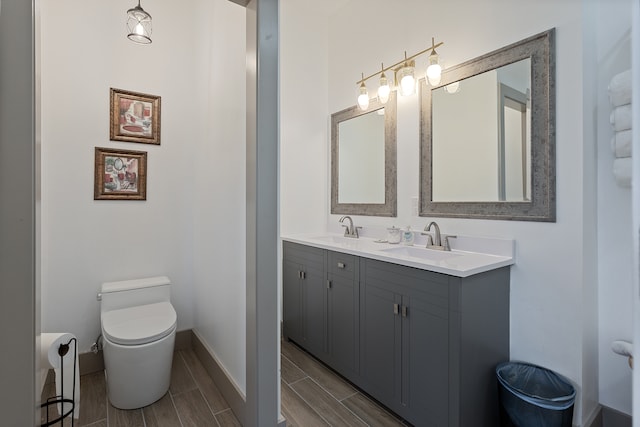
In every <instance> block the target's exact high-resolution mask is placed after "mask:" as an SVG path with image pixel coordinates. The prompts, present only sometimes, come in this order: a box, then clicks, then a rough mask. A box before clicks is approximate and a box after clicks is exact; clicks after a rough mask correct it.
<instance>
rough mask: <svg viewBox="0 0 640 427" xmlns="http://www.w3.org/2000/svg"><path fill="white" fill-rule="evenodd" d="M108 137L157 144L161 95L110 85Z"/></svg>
mask: <svg viewBox="0 0 640 427" xmlns="http://www.w3.org/2000/svg"><path fill="white" fill-rule="evenodd" d="M109 136H110V139H111V140H112V141H125V142H139V143H143V144H156V145H160V96H156V95H149V94H145V93H139V92H132V91H129V90H122V89H115V88H110V108H109Z"/></svg>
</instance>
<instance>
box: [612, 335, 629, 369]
mask: <svg viewBox="0 0 640 427" xmlns="http://www.w3.org/2000/svg"><path fill="white" fill-rule="evenodd" d="M611 350H613V352H614V353H616V354H619V355H621V356H626V357H627V358H628V361H629V367H630V368H631V369H633V344H631V343H630V342H629V341H622V340H618V341H614V342H612V343H611Z"/></svg>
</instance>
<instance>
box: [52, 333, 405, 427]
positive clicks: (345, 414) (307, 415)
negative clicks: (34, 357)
mask: <svg viewBox="0 0 640 427" xmlns="http://www.w3.org/2000/svg"><path fill="white" fill-rule="evenodd" d="M281 363H282V368H281V377H282V378H281V381H282V382H281V390H282V392H281V393H282V414H283V415H284V417H285V418H286V419H287V427H315V426H336V427H337V426H349V427H351V426H358V427H361V426H371V427H387V426H388V427H394V426H396V427H404V426H405V424H403V423H402V422H401V421H400V420H399V419H397V418H396V417H395V416H394V415H393V414H391V413H389V412H387V411H385V410H384V409H383V408H381V407H380V406H378V405H376V404H375V403H374V402H372V401H371V400H370V399H368V398H367V397H365V396H364V395H363V394H362V393H360V392H359V391H358V390H357V389H355V388H353V386H351V385H350V384H349V383H347V382H346V381H344V380H343V379H342V378H341V377H339V376H338V375H336V374H335V373H333V372H332V371H331V370H330V369H328V368H326V367H325V366H324V365H322V364H321V363H319V362H318V361H316V360H315V359H313V358H312V357H310V356H309V355H308V354H307V353H305V352H304V351H302V350H301V349H299V348H298V347H297V346H296V345H295V344H293V343H289V342H282V359H281ZM54 394H55V388H54V385H53V383H50V384H47V385H46V386H45V388H44V390H43V401H44V398H46V397H47V396H53V395H54ZM50 408H52V409H50V411H53V412H51V413H50V417H51V419H53V418H54V417H55V416H57V415H56V413H55V412H56V410H55V405H53V406H51V407H50ZM45 416H46V415H45V413H44V412H43V422H44V421H45ZM57 425H59V423H58V424H56V426H57ZM70 425H71V422H70V420H69V419H65V423H64V426H70ZM75 426H78V427H84V426H87V427H228V426H230V427H235V426H240V423H239V422H238V420H237V419H236V417H235V416H234V414H233V412H232V411H231V409H230V408H229V405H228V403H227V402H226V401H225V399H224V398H223V397H222V395H221V394H220V391H219V390H218V388H217V387H216V385H215V384H214V383H213V381H212V380H211V377H210V376H209V375H208V374H207V372H206V370H205V368H204V367H203V366H202V364H201V363H200V361H199V360H198V358H197V356H196V355H195V353H194V352H193V351H192V350H179V351H176V352H175V353H174V358H173V367H172V372H171V386H170V388H169V392H168V393H167V394H166V395H165V396H164V397H163V398H162V399H160V400H159V401H157V402H155V403H154V404H152V405H150V406H147V407H145V408H142V409H136V410H131V411H123V410H120V409H116V408H114V407H113V406H111V405H110V404H109V402H108V400H107V392H106V384H105V379H104V374H103V373H102V372H96V373H92V374H87V375H83V376H82V377H81V378H80V418H79V419H78V420H76V422H75Z"/></svg>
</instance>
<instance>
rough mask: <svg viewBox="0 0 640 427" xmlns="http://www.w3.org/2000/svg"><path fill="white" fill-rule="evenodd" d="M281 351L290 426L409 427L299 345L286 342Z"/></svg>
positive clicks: (284, 400) (284, 408)
mask: <svg viewBox="0 0 640 427" xmlns="http://www.w3.org/2000/svg"><path fill="white" fill-rule="evenodd" d="M281 353H282V354H281V356H282V357H281V390H282V392H281V393H282V397H281V402H282V415H284V417H285V418H286V419H287V427H289V426H291V427H315V426H335V427H338V426H340V427H342V426H345V427H346V426H348V427H351V426H358V427H364V426H371V427H401V426H402V427H404V426H406V424H403V423H402V422H401V421H400V420H399V419H398V418H396V416H395V415H393V414H391V413H390V412H387V411H386V410H385V409H383V408H381V407H380V406H378V405H377V404H376V403H374V402H373V401H372V400H370V399H369V398H367V397H366V396H364V395H363V394H362V393H360V392H359V391H358V390H357V389H355V388H354V387H353V386H351V385H350V384H349V383H348V382H347V381H345V380H343V379H342V378H341V377H340V376H338V375H336V374H335V373H334V372H333V371H331V370H330V369H328V368H326V367H325V366H324V365H323V364H321V363H320V362H318V361H316V360H315V359H314V358H312V357H310V356H309V355H308V354H307V353H305V352H304V351H303V350H301V349H300V348H299V347H297V346H296V345H295V344H293V343H290V342H285V341H283V342H282V352H281Z"/></svg>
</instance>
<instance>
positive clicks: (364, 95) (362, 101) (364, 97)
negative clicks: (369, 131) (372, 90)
mask: <svg viewBox="0 0 640 427" xmlns="http://www.w3.org/2000/svg"><path fill="white" fill-rule="evenodd" d="M358 107H360V109H361V110H362V111H364V110H366V109H367V108H369V92H368V91H367V87H366V86H365V84H364V73H363V74H362V83H360V95H358Z"/></svg>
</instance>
